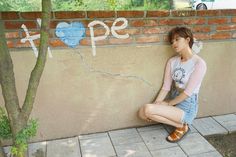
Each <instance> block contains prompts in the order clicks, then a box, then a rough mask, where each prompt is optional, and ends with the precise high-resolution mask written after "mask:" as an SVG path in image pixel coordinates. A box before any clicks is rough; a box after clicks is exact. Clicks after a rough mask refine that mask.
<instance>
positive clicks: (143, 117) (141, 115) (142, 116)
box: [138, 106, 146, 119]
mask: <svg viewBox="0 0 236 157" xmlns="http://www.w3.org/2000/svg"><path fill="white" fill-rule="evenodd" d="M138 117H139V118H141V119H146V116H145V114H144V106H142V107H141V108H140V109H139V110H138Z"/></svg>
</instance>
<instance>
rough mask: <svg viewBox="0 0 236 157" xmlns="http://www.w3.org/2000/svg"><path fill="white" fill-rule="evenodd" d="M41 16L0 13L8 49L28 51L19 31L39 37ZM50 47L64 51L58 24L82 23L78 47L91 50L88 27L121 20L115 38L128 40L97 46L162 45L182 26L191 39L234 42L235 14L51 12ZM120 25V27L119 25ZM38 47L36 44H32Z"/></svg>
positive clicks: (100, 30)
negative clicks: (122, 23)
mask: <svg viewBox="0 0 236 157" xmlns="http://www.w3.org/2000/svg"><path fill="white" fill-rule="evenodd" d="M40 16H41V13H40V12H0V18H1V19H2V20H3V21H4V24H5V29H6V30H5V31H6V38H7V43H8V47H9V48H20V47H30V44H29V43H28V42H26V43H21V42H20V39H22V38H24V37H25V33H24V31H23V29H22V28H21V25H22V24H25V25H26V26H27V28H28V30H29V32H30V34H37V33H39V26H38V24H37V22H36V18H39V17H40ZM51 17H52V20H51V34H50V36H51V39H50V45H51V47H67V46H66V45H65V44H64V43H63V42H61V41H60V39H59V38H58V37H57V36H56V35H55V28H56V25H57V24H58V23H60V22H68V23H70V22H82V23H83V24H84V26H85V28H86V37H85V38H84V39H82V40H81V41H80V46H90V45H91V43H90V32H89V28H88V24H89V23H90V22H91V21H93V20H99V21H103V22H104V23H105V24H107V25H108V26H109V28H110V27H111V26H112V23H113V22H114V20H115V19H116V18H119V17H124V18H126V19H127V20H128V27H127V28H126V29H124V30H119V31H118V34H125V33H128V34H129V38H127V39H117V38H115V37H113V36H112V34H111V33H110V35H109V36H108V37H107V38H106V39H105V40H102V41H98V42H96V45H97V46H99V45H120V44H122V45H125V44H132V45H135V44H145V43H164V42H166V36H167V33H168V31H169V30H170V29H171V28H172V27H175V26H180V25H185V26H187V27H189V28H191V29H192V30H193V32H194V36H195V37H196V38H197V39H199V40H235V39H236V10H209V11H77V12H52V15H51ZM118 25H119V23H118ZM94 33H95V36H96V35H103V34H104V33H105V30H104V28H103V27H95V29H94ZM35 44H36V45H38V44H39V40H38V41H35Z"/></svg>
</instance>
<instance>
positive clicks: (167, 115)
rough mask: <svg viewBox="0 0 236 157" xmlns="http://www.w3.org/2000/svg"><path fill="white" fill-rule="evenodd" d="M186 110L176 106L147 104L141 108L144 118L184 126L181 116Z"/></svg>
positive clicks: (140, 113)
mask: <svg viewBox="0 0 236 157" xmlns="http://www.w3.org/2000/svg"><path fill="white" fill-rule="evenodd" d="M183 114H184V112H183V111H182V110H181V109H179V108H176V107H174V106H168V105H156V104H146V105H144V106H143V107H142V108H141V109H140V110H139V116H140V117H141V118H142V119H145V120H148V119H151V120H153V121H156V122H160V123H164V124H168V125H172V126H175V127H182V126H183V124H182V122H181V118H182V116H183Z"/></svg>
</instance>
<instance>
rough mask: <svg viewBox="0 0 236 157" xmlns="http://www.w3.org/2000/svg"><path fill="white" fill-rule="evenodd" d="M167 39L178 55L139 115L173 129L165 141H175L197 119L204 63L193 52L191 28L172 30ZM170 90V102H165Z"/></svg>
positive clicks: (169, 64)
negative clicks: (157, 90) (158, 89)
mask: <svg viewBox="0 0 236 157" xmlns="http://www.w3.org/2000/svg"><path fill="white" fill-rule="evenodd" d="M168 39H169V42H170V44H171V46H172V48H173V49H174V51H175V52H176V54H177V55H176V56H174V57H172V58H170V59H169V60H168V62H167V65H166V69H165V76H164V83H163V86H162V88H161V90H160V92H159V94H158V96H157V98H156V100H155V102H154V103H152V104H146V105H144V106H142V107H141V108H140V110H139V116H140V117H141V118H142V119H144V120H147V121H155V122H160V123H164V124H168V125H172V126H174V127H176V129H175V130H174V131H173V132H172V133H171V134H170V135H169V136H168V137H167V138H166V139H167V141H169V142H177V141H179V140H180V139H182V138H183V137H184V135H186V133H188V131H189V125H190V124H192V122H193V119H194V118H195V117H196V116H197V111H198V92H199V88H200V86H201V82H202V79H203V77H204V75H205V73H206V63H205V61H204V60H203V59H202V58H201V57H199V56H198V55H196V54H194V53H193V51H192V46H193V34H192V32H191V30H190V29H188V28H186V27H176V28H173V29H172V30H171V31H170V32H169V34H168ZM172 82H173V85H172ZM171 85H172V86H171ZM171 87H172V88H171ZM170 90H171V93H170V99H169V100H165V98H166V96H167V94H168V93H169V91H170Z"/></svg>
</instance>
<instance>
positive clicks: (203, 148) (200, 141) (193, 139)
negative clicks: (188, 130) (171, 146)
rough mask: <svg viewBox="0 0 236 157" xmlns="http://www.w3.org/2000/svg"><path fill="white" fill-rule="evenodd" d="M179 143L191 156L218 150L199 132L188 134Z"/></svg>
mask: <svg viewBox="0 0 236 157" xmlns="http://www.w3.org/2000/svg"><path fill="white" fill-rule="evenodd" d="M178 143H179V145H180V147H181V148H182V149H183V151H184V152H185V153H186V154H187V155H189V156H190V155H195V154H202V153H206V152H211V151H216V149H215V148H214V147H213V146H212V145H211V144H210V143H209V142H208V141H207V140H206V139H204V138H203V137H202V136H201V135H200V134H199V133H192V134H188V135H187V136H186V137H184V139H183V140H181V141H180V142H178Z"/></svg>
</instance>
